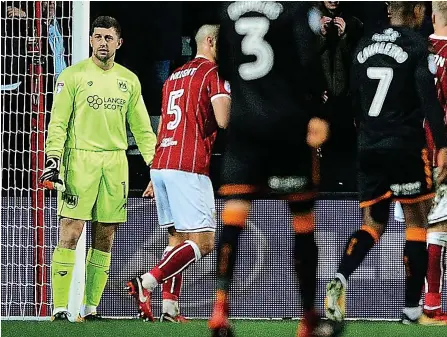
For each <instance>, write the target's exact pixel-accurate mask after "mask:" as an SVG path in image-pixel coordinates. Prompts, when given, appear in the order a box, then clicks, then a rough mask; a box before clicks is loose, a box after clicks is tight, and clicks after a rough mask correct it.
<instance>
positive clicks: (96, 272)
mask: <svg viewBox="0 0 447 337" xmlns="http://www.w3.org/2000/svg"><path fill="white" fill-rule="evenodd" d="M110 261H111V254H110V253H108V252H103V251H100V250H97V249H93V248H90V249H89V251H88V254H87V264H86V274H87V275H86V281H85V298H84V302H85V305H86V307H88V306H98V305H99V302H100V300H101V297H102V293H103V292H104V288H105V286H106V283H107V279H108V278H109V269H110Z"/></svg>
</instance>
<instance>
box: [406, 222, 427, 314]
mask: <svg viewBox="0 0 447 337" xmlns="http://www.w3.org/2000/svg"><path fill="white" fill-rule="evenodd" d="M426 236H427V230H426V229H425V228H407V231H406V237H407V239H406V242H405V248H404V264H405V279H406V282H405V307H407V308H412V307H418V306H419V300H420V298H421V291H422V287H423V286H424V278H425V274H426V272H427V263H428V253H427V247H426Z"/></svg>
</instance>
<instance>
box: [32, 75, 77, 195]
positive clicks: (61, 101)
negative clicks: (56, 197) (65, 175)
mask: <svg viewBox="0 0 447 337" xmlns="http://www.w3.org/2000/svg"><path fill="white" fill-rule="evenodd" d="M75 95H76V84H75V76H73V74H72V73H71V72H70V71H63V72H62V73H61V74H60V75H59V78H58V80H57V82H56V88H55V90H54V96H53V97H54V99H53V106H52V108H51V118H50V123H49V125H48V135H47V140H46V146H45V153H46V155H47V159H46V162H45V169H44V172H43V174H42V176H41V177H40V182H41V183H42V184H43V185H44V186H45V187H47V188H49V189H53V188H56V189H60V190H63V182H62V180H61V179H60V178H59V166H60V158H61V156H62V153H63V151H64V145H65V141H66V140H67V130H68V124H69V122H70V118H71V116H72V114H73V109H74V100H75ZM56 184H59V185H56Z"/></svg>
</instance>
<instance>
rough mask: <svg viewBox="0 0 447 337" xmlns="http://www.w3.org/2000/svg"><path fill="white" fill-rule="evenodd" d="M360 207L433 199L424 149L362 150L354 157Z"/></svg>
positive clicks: (430, 175)
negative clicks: (389, 202) (356, 162)
mask: <svg viewBox="0 0 447 337" xmlns="http://www.w3.org/2000/svg"><path fill="white" fill-rule="evenodd" d="M358 186H359V192H360V207H367V206H371V205H374V204H375V203H377V202H379V201H381V200H384V199H389V198H392V199H393V200H395V201H400V202H402V203H415V202H418V201H422V200H427V199H430V198H432V197H433V196H434V186H433V173H432V170H431V165H430V163H429V160H428V157H427V150H426V149H423V150H422V151H421V152H419V151H417V150H416V151H409V150H407V151H402V150H382V151H378V150H364V151H360V152H359V155H358Z"/></svg>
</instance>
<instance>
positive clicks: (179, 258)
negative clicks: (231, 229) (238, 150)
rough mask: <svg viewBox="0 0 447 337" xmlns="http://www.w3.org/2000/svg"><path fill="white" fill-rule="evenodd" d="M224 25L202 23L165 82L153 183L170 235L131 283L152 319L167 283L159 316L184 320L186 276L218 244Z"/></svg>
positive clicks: (226, 97) (225, 107)
mask: <svg viewBox="0 0 447 337" xmlns="http://www.w3.org/2000/svg"><path fill="white" fill-rule="evenodd" d="M218 30H219V26H217V25H204V26H202V27H201V28H200V29H199V30H198V32H197V35H196V37H195V39H196V42H197V56H196V57H195V58H194V59H193V60H191V61H190V62H188V63H186V64H185V65H183V66H182V67H180V68H178V69H176V70H175V71H174V72H173V73H172V75H171V76H169V78H168V79H167V80H166V82H165V84H164V86H163V102H162V114H161V122H160V125H159V128H158V140H157V147H156V153H155V158H154V161H153V164H152V168H151V183H152V184H150V185H149V186H148V188H147V189H146V191H145V192H144V196H155V200H156V205H157V213H158V220H159V223H160V226H161V227H162V228H166V229H167V230H168V233H169V243H168V246H167V247H166V249H165V251H164V253H163V257H162V259H161V261H160V262H159V263H158V264H157V265H156V266H155V267H154V268H152V269H151V270H150V271H149V272H148V273H146V274H144V275H142V276H141V277H137V278H134V279H132V280H131V281H129V282H128V288H129V293H130V294H131V295H133V296H134V297H135V298H136V300H137V302H138V305H139V308H140V311H141V317H143V318H145V319H149V320H153V316H152V311H151V304H150V297H151V292H152V291H153V290H154V289H155V288H156V286H157V285H158V284H160V283H162V284H163V286H162V288H163V310H162V315H161V317H160V320H161V321H172V322H180V321H183V318H182V316H180V314H179V305H178V297H179V294H180V288H181V282H182V274H181V272H182V271H183V270H185V269H186V268H187V267H188V266H189V265H191V264H192V263H194V262H197V261H198V260H199V259H200V258H201V257H204V256H206V255H207V254H209V253H210V252H211V251H212V250H213V249H214V233H215V229H216V220H215V206H214V192H213V186H212V184H211V180H210V178H209V166H210V159H211V150H212V147H213V144H214V141H215V139H216V134H217V128H218V127H221V128H225V127H226V126H227V124H228V120H229V111H230V86H229V84H228V82H225V81H224V80H223V79H222V78H220V77H219V74H218V71H217V65H216V42H217V35H218Z"/></svg>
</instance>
